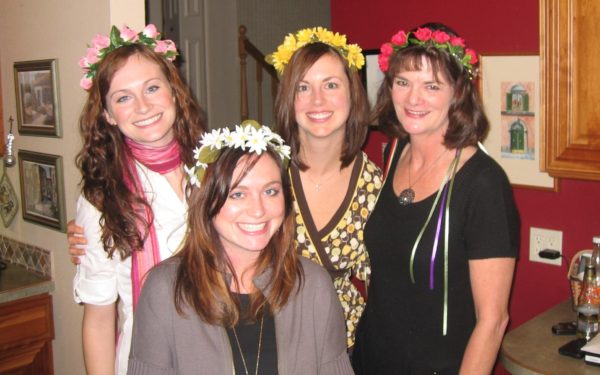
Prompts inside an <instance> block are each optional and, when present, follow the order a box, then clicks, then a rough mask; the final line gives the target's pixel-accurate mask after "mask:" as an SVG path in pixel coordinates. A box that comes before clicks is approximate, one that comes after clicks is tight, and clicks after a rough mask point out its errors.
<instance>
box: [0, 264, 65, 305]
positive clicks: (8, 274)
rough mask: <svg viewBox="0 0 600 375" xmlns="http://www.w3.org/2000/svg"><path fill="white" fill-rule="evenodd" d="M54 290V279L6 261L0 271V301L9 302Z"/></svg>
mask: <svg viewBox="0 0 600 375" xmlns="http://www.w3.org/2000/svg"><path fill="white" fill-rule="evenodd" d="M53 290H54V281H52V280H51V279H50V278H49V277H44V276H40V275H38V274H36V273H34V272H31V271H28V270H27V269H26V268H25V267H23V266H19V265H16V264H12V263H8V264H7V266H6V268H5V269H3V270H1V271H0V303H4V302H10V301H14V300H17V299H21V298H26V297H30V296H34V295H37V294H43V293H49V292H52V291H53Z"/></svg>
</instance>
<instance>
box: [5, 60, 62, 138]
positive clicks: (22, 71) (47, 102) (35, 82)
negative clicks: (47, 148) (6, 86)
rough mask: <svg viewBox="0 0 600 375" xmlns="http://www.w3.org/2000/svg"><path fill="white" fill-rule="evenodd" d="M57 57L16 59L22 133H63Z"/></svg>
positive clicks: (18, 114) (18, 118) (49, 135)
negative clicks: (31, 59)
mask: <svg viewBox="0 0 600 375" xmlns="http://www.w3.org/2000/svg"><path fill="white" fill-rule="evenodd" d="M57 76H58V67H57V60H56V59H49V60H33V61H20V62H15V63H14V78H15V95H16V101H17V124H18V130H19V134H25V135H37V136H46V137H60V136H61V126H60V122H61V121H60V100H59V95H58V77H57Z"/></svg>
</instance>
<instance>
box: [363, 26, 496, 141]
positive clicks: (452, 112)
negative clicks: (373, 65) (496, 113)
mask: <svg viewBox="0 0 600 375" xmlns="http://www.w3.org/2000/svg"><path fill="white" fill-rule="evenodd" d="M420 27H427V28H429V29H431V30H442V31H444V32H446V33H447V34H449V35H451V36H458V35H457V34H456V33H455V32H454V31H453V30H452V29H450V28H449V27H447V26H445V25H442V24H437V23H428V24H425V25H421V26H420ZM413 31H414V30H413ZM423 58H425V59H426V61H428V62H429V65H430V66H431V69H432V72H433V76H434V77H435V78H438V77H439V75H440V74H441V75H442V76H443V77H444V78H445V79H446V80H447V81H448V83H449V84H450V85H451V86H452V87H453V88H454V97H453V99H452V103H451V104H450V108H449V109H448V119H449V123H448V130H447V131H446V134H445V135H444V145H445V146H446V147H448V148H462V147H465V146H473V145H476V144H477V142H478V141H481V140H483V139H484V138H485V136H486V135H487V132H488V129H489V122H488V119H487V117H486V116H485V112H484V110H483V105H482V104H481V100H480V98H479V93H478V91H477V88H476V87H475V84H474V83H473V80H471V78H470V77H469V72H468V71H467V70H466V69H465V68H464V67H463V66H462V65H461V64H460V63H459V62H458V60H457V59H456V58H455V57H454V56H451V55H450V54H449V53H448V52H447V51H442V50H440V49H438V48H436V47H434V46H431V45H423V46H421V45H417V44H411V45H409V46H408V47H405V48H402V49H400V50H398V51H397V52H395V53H394V54H393V55H392V56H391V57H390V60H389V69H388V71H387V72H386V73H385V78H384V80H383V82H382V83H381V86H380V87H379V91H378V92H377V103H376V105H375V108H374V111H373V116H372V117H373V119H372V121H373V122H376V123H377V124H379V126H380V127H381V129H382V130H383V131H384V132H385V133H386V134H387V135H388V136H390V137H394V138H395V137H400V138H405V137H407V136H408V134H407V133H406V132H405V131H404V129H403V127H402V124H400V122H399V121H398V117H397V116H396V111H395V109H394V103H393V101H392V86H393V84H394V79H395V78H396V75H397V74H398V73H399V72H401V71H415V70H421V69H422V68H423V66H422V65H423Z"/></svg>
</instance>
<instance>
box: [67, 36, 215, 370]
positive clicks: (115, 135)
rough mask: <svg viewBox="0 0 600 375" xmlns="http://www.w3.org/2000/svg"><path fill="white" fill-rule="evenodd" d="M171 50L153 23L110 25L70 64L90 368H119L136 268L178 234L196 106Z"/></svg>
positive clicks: (80, 275) (158, 256)
mask: <svg viewBox="0 0 600 375" xmlns="http://www.w3.org/2000/svg"><path fill="white" fill-rule="evenodd" d="M176 56H177V50H176V48H175V45H174V43H173V42H172V41H169V40H161V38H160V34H159V33H158V31H157V30H156V27H155V26H154V25H148V26H146V27H145V28H144V30H143V31H141V32H139V33H137V32H135V31H134V30H132V29H130V28H128V27H127V26H123V27H122V28H121V29H118V28H117V27H115V26H113V27H112V30H111V32H110V35H109V36H102V35H98V36H96V37H95V38H94V39H93V40H92V44H91V46H89V48H88V49H87V53H86V55H85V56H84V57H83V58H82V59H81V60H80V63H79V64H80V66H81V67H82V68H83V71H84V77H83V78H82V80H81V82H80V84H81V87H82V88H83V89H85V90H86V91H88V97H87V100H86V103H85V105H84V108H83V111H82V114H81V117H80V119H79V127H80V132H81V135H82V138H83V147H82V149H81V151H80V152H79V154H78V155H77V166H78V167H79V169H80V170H81V173H82V181H81V187H82V193H81V197H80V198H79V200H78V202H77V218H76V223H77V224H78V225H80V226H82V227H83V228H84V232H83V234H84V236H85V238H86V239H87V246H86V248H85V249H86V251H85V256H82V257H81V259H80V260H79V263H80V264H79V265H78V268H77V274H76V276H75V279H74V283H73V292H74V297H75V300H76V301H77V302H78V303H83V305H84V317H83V352H84V359H85V365H86V370H87V372H88V373H89V374H114V373H116V374H125V373H126V369H127V360H128V356H129V348H130V342H131V331H132V323H133V311H134V309H135V306H136V304H137V301H138V298H139V294H140V290H141V287H142V283H143V281H144V277H145V274H146V272H148V271H149V269H150V268H152V267H153V266H154V265H155V264H157V263H158V262H160V261H161V260H162V259H165V258H168V257H170V256H171V255H172V254H173V253H174V252H175V251H176V250H177V249H178V247H179V244H180V242H181V240H182V238H183V236H184V234H185V228H186V225H185V218H186V211H187V204H186V200H185V195H184V188H185V180H184V176H185V174H184V171H183V164H185V163H187V164H191V163H192V155H191V154H190V152H189V150H191V149H193V147H194V145H195V143H196V140H197V139H198V138H199V136H200V134H201V133H202V131H203V130H204V114H203V112H202V110H201V109H200V108H199V107H198V105H197V104H196V102H195V100H194V98H193V97H192V95H191V93H190V90H189V89H188V87H187V86H186V85H185V83H184V82H183V80H182V79H181V77H180V76H179V73H178V71H177V69H176V67H175V66H174V65H173V63H172V61H173V60H174V59H175V57H176ZM115 327H117V330H116V332H115ZM115 335H117V337H115Z"/></svg>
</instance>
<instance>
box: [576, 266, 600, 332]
mask: <svg viewBox="0 0 600 375" xmlns="http://www.w3.org/2000/svg"><path fill="white" fill-rule="evenodd" d="M599 304H600V295H598V290H597V287H596V264H595V263H594V260H593V259H590V260H589V261H588V262H587V264H586V266H585V273H584V276H583V286H582V288H581V294H580V295H579V301H578V305H577V335H578V336H579V337H580V338H584V339H586V340H587V341H589V340H590V339H591V338H592V337H594V336H596V334H597V333H598V314H599V313H600V307H599V306H600V305H599Z"/></svg>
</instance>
